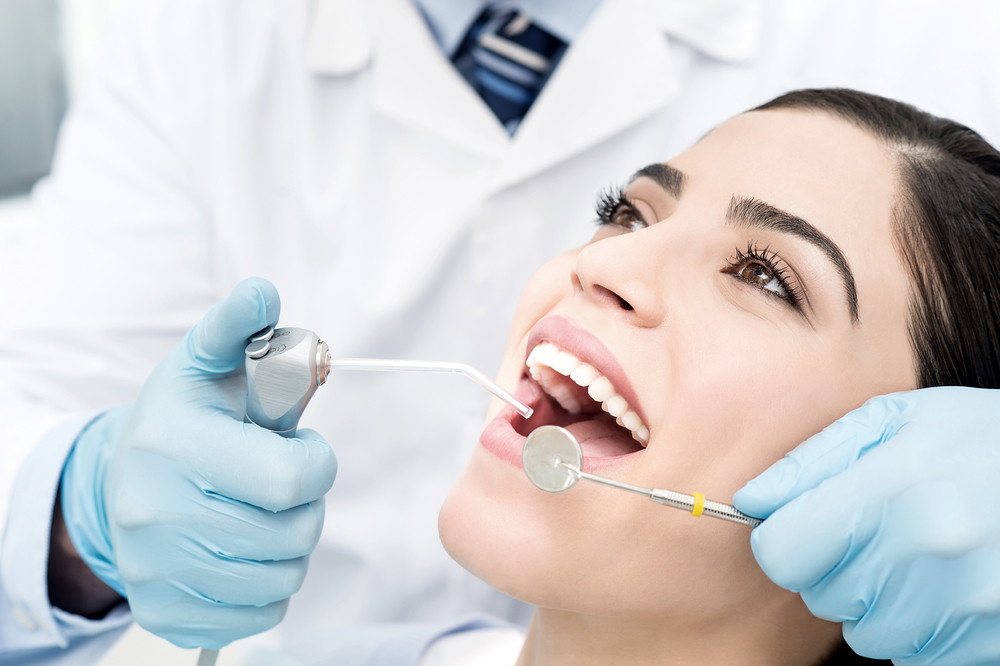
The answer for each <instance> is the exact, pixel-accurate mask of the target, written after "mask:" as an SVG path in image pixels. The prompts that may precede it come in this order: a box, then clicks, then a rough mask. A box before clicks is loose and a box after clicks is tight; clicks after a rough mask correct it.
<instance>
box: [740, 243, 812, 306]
mask: <svg viewBox="0 0 1000 666" xmlns="http://www.w3.org/2000/svg"><path fill="white" fill-rule="evenodd" d="M752 263H757V264H760V265H761V266H763V267H764V268H766V269H767V271H768V272H769V273H770V274H771V277H773V278H774V279H775V280H777V281H778V284H779V285H781V288H782V289H784V290H785V296H784V297H782V296H780V295H778V294H776V293H774V292H773V291H771V290H769V289H765V288H764V287H762V286H761V285H759V284H757V283H755V282H752V281H750V280H747V279H746V278H743V277H740V275H739V269H741V268H743V267H745V266H746V265H747V264H752ZM725 272H726V273H730V274H731V275H732V276H733V277H735V278H736V279H737V280H741V281H743V282H746V283H747V284H749V285H750V286H752V287H756V288H757V289H760V290H761V291H762V292H764V293H765V294H767V295H768V296H770V297H772V298H778V299H781V300H782V301H785V302H786V303H788V304H789V305H791V306H792V307H793V308H795V309H796V310H801V309H802V294H801V292H800V290H799V288H798V287H796V286H795V285H793V284H792V283H791V282H790V281H789V279H788V269H787V267H786V265H785V263H784V262H783V261H782V260H781V257H779V256H778V254H777V253H776V252H774V251H772V250H771V249H770V247H764V248H763V249H761V248H760V246H759V245H758V244H757V243H756V242H753V241H751V242H749V243H747V248H746V251H743V250H741V249H740V248H738V247H737V248H736V255H735V256H734V257H733V258H732V259H730V260H729V268H728V269H727V270H726V271H725Z"/></svg>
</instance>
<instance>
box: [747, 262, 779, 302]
mask: <svg viewBox="0 0 1000 666" xmlns="http://www.w3.org/2000/svg"><path fill="white" fill-rule="evenodd" d="M734 272H735V273H736V275H737V277H739V278H741V279H743V280H746V281H747V282H749V283H750V284H753V285H756V286H758V287H760V288H761V289H764V290H766V291H770V292H772V293H773V294H775V295H776V296H780V297H781V298H788V294H787V292H786V291H785V287H784V286H783V285H782V284H781V280H780V279H779V277H778V276H777V275H775V274H774V273H773V272H772V271H771V269H770V268H768V267H767V266H764V265H763V264H760V263H757V262H755V261H748V262H746V263H744V264H743V265H742V266H739V267H737V269H736V270H735V271H734Z"/></svg>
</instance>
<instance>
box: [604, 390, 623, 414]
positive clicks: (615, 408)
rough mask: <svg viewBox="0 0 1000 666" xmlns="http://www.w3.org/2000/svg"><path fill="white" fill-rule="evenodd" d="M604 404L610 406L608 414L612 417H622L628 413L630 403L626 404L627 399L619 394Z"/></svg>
mask: <svg viewBox="0 0 1000 666" xmlns="http://www.w3.org/2000/svg"><path fill="white" fill-rule="evenodd" d="M604 404H605V405H607V406H608V414H611V416H622V415H624V414H625V412H627V411H628V403H627V402H625V398H623V397H621V396H620V395H618V394H617V393H616V394H615V395H613V396H611V397H610V398H608V399H607V400H606V401H605V402H604Z"/></svg>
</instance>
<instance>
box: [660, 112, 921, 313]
mask: <svg viewBox="0 0 1000 666" xmlns="http://www.w3.org/2000/svg"><path fill="white" fill-rule="evenodd" d="M670 164H671V165H673V166H675V167H677V168H678V169H680V170H681V171H683V172H684V173H685V174H686V177H685V185H684V193H683V196H682V198H681V203H682V205H683V204H691V205H694V206H699V207H701V206H705V207H711V208H712V209H715V208H716V207H718V206H720V205H724V203H728V202H729V200H730V198H731V197H732V196H733V195H741V196H746V197H754V198H757V199H760V200H762V201H766V202H768V203H770V204H772V205H774V206H776V207H778V208H781V209H783V210H785V211H787V212H789V213H791V214H793V215H796V216H798V217H801V218H804V219H806V220H808V221H809V222H810V223H812V224H813V225H814V226H816V227H817V228H818V229H819V230H820V231H822V232H823V233H824V234H826V235H827V236H829V237H830V238H831V239H832V240H833V241H834V242H835V243H836V244H837V245H838V246H839V247H840V248H841V250H842V251H843V253H844V255H845V256H846V257H847V261H848V263H849V264H850V267H851V270H852V271H853V273H854V275H855V277H856V278H857V281H858V297H859V299H858V300H859V304H860V305H861V320H862V322H864V320H865V319H866V317H865V314H866V312H865V311H866V310H867V313H868V315H869V317H870V316H871V314H872V313H873V312H874V311H876V308H884V307H887V306H892V307H891V312H892V315H893V316H897V315H900V316H901V319H900V321H905V311H904V310H903V309H902V308H903V307H904V305H905V301H906V279H905V271H904V269H903V266H902V263H901V262H900V260H899V258H898V255H897V253H896V250H895V244H894V242H893V207H894V203H895V199H896V169H895V162H894V159H893V156H892V154H891V153H890V152H889V150H887V149H886V148H885V146H883V145H882V144H881V143H880V142H879V141H877V140H876V139H875V138H874V137H872V136H871V135H870V134H868V133H867V132H865V131H863V130H861V129H859V128H857V127H855V126H854V125H851V124H850V123H848V122H846V121H844V120H841V119H840V118H837V117H835V116H832V115H828V114H825V113H821V112H814V111H797V110H773V111H755V112H750V113H745V114H743V115H741V116H737V117H736V118H733V119H732V120H730V121H728V122H726V123H725V124H723V125H721V126H719V127H718V128H716V129H715V130H713V131H712V132H711V133H710V134H708V135H707V136H706V137H705V138H704V139H702V140H701V141H700V142H698V143H697V144H696V145H695V146H693V147H692V148H691V149H690V150H688V151H687V152H685V153H683V154H682V155H680V156H678V157H677V158H675V159H674V160H671V161H670ZM706 212H707V208H706ZM887 290H888V291H887Z"/></svg>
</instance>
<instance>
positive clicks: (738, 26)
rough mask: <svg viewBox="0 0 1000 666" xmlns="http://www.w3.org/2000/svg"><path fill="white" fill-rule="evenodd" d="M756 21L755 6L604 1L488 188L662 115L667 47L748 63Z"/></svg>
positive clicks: (673, 85)
mask: <svg viewBox="0 0 1000 666" xmlns="http://www.w3.org/2000/svg"><path fill="white" fill-rule="evenodd" d="M759 14H760V7H759V3H758V2H757V1H756V0H749V1H748V0H697V1H693V0H608V1H607V2H605V3H604V4H603V5H602V6H601V7H599V8H598V9H597V11H596V12H595V14H594V16H593V17H591V19H590V21H588V23H587V26H586V27H585V28H584V30H583V31H582V32H581V34H580V35H579V36H578V37H577V39H576V40H575V41H574V43H573V44H572V46H571V47H570V49H569V50H568V51H567V52H566V55H565V56H563V59H562V61H561V62H560V63H559V66H558V67H557V69H556V71H555V72H554V73H553V75H552V78H551V80H550V81H549V82H548V83H547V84H546V86H545V88H544V89H543V90H542V92H541V94H540V95H539V97H538V99H537V100H536V101H535V104H534V105H533V106H532V108H531V110H530V111H529V113H528V115H527V116H526V117H525V119H524V121H523V122H522V123H521V127H520V128H519V129H518V131H517V135H516V137H515V140H514V143H513V146H512V150H511V154H510V155H509V157H508V159H507V160H505V162H504V165H503V167H502V168H501V170H500V173H499V174H498V178H497V182H496V183H495V187H496V188H497V189H501V188H503V187H506V186H509V185H513V184H515V183H517V182H519V181H522V180H524V179H526V178H528V177H530V176H532V175H533V174H536V173H538V172H540V171H542V170H544V169H547V168H549V167H551V166H553V165H555V164H558V163H559V162H562V161H564V160H567V159H570V158H572V157H573V156H574V155H577V154H580V153H582V152H584V151H585V150H587V149H588V148H590V147H592V146H595V145H597V144H598V143H600V142H602V141H604V140H607V139H609V138H611V137H613V136H615V135H616V134H618V133H620V132H622V131H623V130H625V129H627V128H628V127H631V126H632V125H635V124H636V123H638V122H640V121H642V120H643V119H645V118H648V117H649V116H650V115H652V114H654V113H655V112H657V111H658V110H660V109H662V108H663V107H665V106H666V105H667V104H668V103H669V102H670V101H671V100H672V99H673V98H674V97H675V96H676V95H677V93H678V91H679V89H680V81H679V77H678V73H677V63H676V62H675V60H674V58H673V57H672V56H671V48H670V40H671V39H677V40H679V41H682V42H685V43H687V44H688V45H689V46H691V47H693V48H695V49H697V50H699V51H701V52H703V53H704V54H705V55H708V56H710V57H713V58H717V59H720V60H726V61H732V62H745V61H747V60H750V59H752V58H753V56H754V55H755V54H756V51H757V46H758V42H757V40H758V32H759ZM609 44H614V45H617V48H608V45H609Z"/></svg>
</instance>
